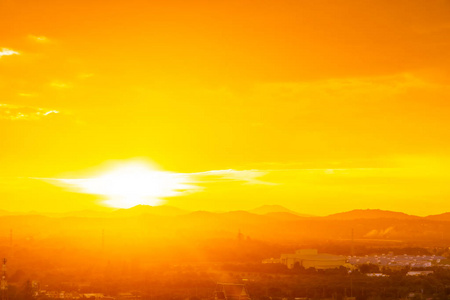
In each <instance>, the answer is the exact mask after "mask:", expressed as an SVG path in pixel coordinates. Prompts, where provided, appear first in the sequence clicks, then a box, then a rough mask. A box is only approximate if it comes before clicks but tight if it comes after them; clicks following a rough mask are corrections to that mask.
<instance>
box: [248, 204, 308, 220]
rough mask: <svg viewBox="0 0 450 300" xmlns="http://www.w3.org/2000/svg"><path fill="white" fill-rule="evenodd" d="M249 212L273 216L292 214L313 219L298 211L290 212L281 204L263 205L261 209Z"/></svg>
mask: <svg viewBox="0 0 450 300" xmlns="http://www.w3.org/2000/svg"><path fill="white" fill-rule="evenodd" d="M248 212H250V213H252V214H257V215H266V214H271V213H290V214H293V215H296V216H300V217H312V216H311V215H306V214H300V213H298V212H296V211H293V210H290V209H289V208H286V207H284V206H281V205H279V204H266V205H262V206H260V207H257V208H254V209H252V210H249V211H248Z"/></svg>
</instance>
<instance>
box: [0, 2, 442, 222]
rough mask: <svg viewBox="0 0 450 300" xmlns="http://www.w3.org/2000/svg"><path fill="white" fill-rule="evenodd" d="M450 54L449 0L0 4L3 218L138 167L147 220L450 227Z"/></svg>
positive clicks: (82, 199)
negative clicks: (227, 217) (153, 213)
mask: <svg viewBox="0 0 450 300" xmlns="http://www.w3.org/2000/svg"><path fill="white" fill-rule="evenodd" d="M448 53H450V1H448V0H427V1H423V0H422V1H418V0H408V1H406V0H404V1H402V0H398V1H392V0H378V1H365V0H328V1H322V0H317V1H302V0H295V1H291V0H277V1H268V0H262V1H261V0H260V1H253V0H239V1H237V0H236V1H235V0H229V1H201V0H183V1H181V0H180V1H176V0H168V1H143V0H142V1H140V0H128V1H116V0H110V1H102V0H98V1H84V0H77V1H73V0H66V1H59V2H55V1H48V0H42V1H30V0H14V1H13V0H0V165H1V168H0V209H5V210H11V211H46V212H51V211H54V212H59V211H70V210H84V209H93V210H95V209H98V210H100V209H107V206H108V205H107V201H108V199H109V200H111V199H110V198H108V197H109V196H111V195H108V193H109V192H101V193H100V192H99V190H98V189H96V192H92V190H90V192H89V191H87V190H86V189H84V190H83V188H82V187H80V185H79V183H80V181H76V180H83V179H84V180H88V179H91V180H94V179H93V178H96V177H95V176H97V177H98V176H103V175H101V174H107V173H108V172H110V171H111V170H116V169H121V168H122V170H123V168H125V169H126V167H127V166H129V165H130V164H131V165H133V164H135V163H136V162H137V161H139V162H140V163H141V167H144V168H147V170H157V171H158V172H162V173H153V175H158V174H159V175H161V176H163V175H162V174H166V175H167V174H171V175H170V176H168V177H167V178H169V177H170V178H172V177H171V176H174V177H173V178H175V177H176V178H182V179H179V180H178V179H177V180H178V181H171V180H172V179H170V180H169V179H168V181H169V182H172V183H173V185H172V186H171V185H170V184H169V183H167V184H166V185H167V186H168V187H167V189H168V190H169V191H168V192H167V193H165V194H158V195H157V194H152V193H150V194H151V195H153V196H148V195H147V194H145V193H144V194H145V195H147V196H148V197H150V198H152V197H153V198H152V200H151V201H150V202H148V203H147V204H151V203H156V202H155V201H156V200H158V201H159V202H158V203H165V204H168V205H173V206H177V207H180V208H184V209H189V210H214V211H227V210H237V209H251V208H254V207H257V206H260V205H263V204H279V205H283V206H286V207H288V208H290V209H293V210H296V211H298V212H302V213H308V214H315V215H326V214H330V213H335V212H341V211H346V210H351V209H367V208H380V209H387V210H396V211H403V212H406V213H410V214H416V215H429V214H437V213H443V212H446V211H450V205H449V204H448V203H450V201H449V198H450V185H449V184H448V182H449V180H450V174H449V172H448V169H449V167H450V149H449V146H450V139H449V133H448V132H449V129H450V118H449V117H448V116H449V113H450V102H449V100H450V85H449V84H450V56H449V55H448ZM108 170H109V171H108ZM164 172H165V173H164ZM123 174H125V177H126V174H127V173H126V172H125V173H122V175H123ZM147 175H148V174H147ZM147 175H145V176H144V177H145V178H147V177H146V176H147ZM164 176H165V175H164ZM120 178H121V177H120V176H119V182H118V183H115V184H118V185H120V184H121V183H120V182H125V181H126V180H120ZM122 178H123V176H122ZM148 178H149V182H151V181H152V179H151V176H150V175H149V177H148ZM164 178H165V177H164ZM69 179H70V180H72V181H65V182H64V180H69ZM73 180H75V181H73ZM91 182H94V181H91ZM174 182H175V183H174ZM61 183H65V184H61ZM124 184H125V183H124ZM125 185H126V184H125ZM143 185H146V184H143ZM180 185H181V187H180ZM149 186H152V184H151V183H149ZM148 189H150V188H148ZM147 192H148V191H147ZM111 193H112V192H111ZM111 193H109V194H111ZM144 194H143V195H141V196H142V197H146V196H145V195H144ZM150 194H149V195H150ZM155 195H156V196H155ZM147 200H148V199H147ZM123 201H125V200H122V203H123ZM152 201H153V202H152ZM105 202H106V204H105ZM110 203H111V202H110ZM109 206H111V205H109Z"/></svg>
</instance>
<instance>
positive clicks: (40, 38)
mask: <svg viewBox="0 0 450 300" xmlns="http://www.w3.org/2000/svg"><path fill="white" fill-rule="evenodd" d="M28 38H29V39H30V40H32V41H34V42H36V43H48V42H50V39H49V38H47V37H45V36H43V35H40V36H38V35H32V34H30V35H29V36H28Z"/></svg>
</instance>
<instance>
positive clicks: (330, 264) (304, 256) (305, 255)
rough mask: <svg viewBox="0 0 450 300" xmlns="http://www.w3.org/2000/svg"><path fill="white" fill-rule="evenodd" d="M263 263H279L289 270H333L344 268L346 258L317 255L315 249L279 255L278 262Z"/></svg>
mask: <svg viewBox="0 0 450 300" xmlns="http://www.w3.org/2000/svg"><path fill="white" fill-rule="evenodd" d="M263 263H281V264H283V265H286V266H287V267H288V268H289V269H292V268H294V266H295V265H298V266H301V267H303V268H305V269H308V268H315V269H334V268H339V267H341V266H346V263H347V258H346V257H345V256H343V255H334V254H327V253H320V254H319V253H318V252H317V250H316V249H300V250H297V251H295V253H289V254H281V258H280V259H279V260H278V259H265V260H263Z"/></svg>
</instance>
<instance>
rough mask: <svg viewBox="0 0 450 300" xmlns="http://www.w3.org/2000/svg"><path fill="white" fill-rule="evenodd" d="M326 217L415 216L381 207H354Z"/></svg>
mask: <svg viewBox="0 0 450 300" xmlns="http://www.w3.org/2000/svg"><path fill="white" fill-rule="evenodd" d="M325 218H327V219H336V220H354V219H415V218H418V217H417V216H413V215H408V214H405V213H402V212H396V211H390V210H382V209H354V210H351V211H347V212H342V213H337V214H332V215H329V216H326V217H325Z"/></svg>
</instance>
